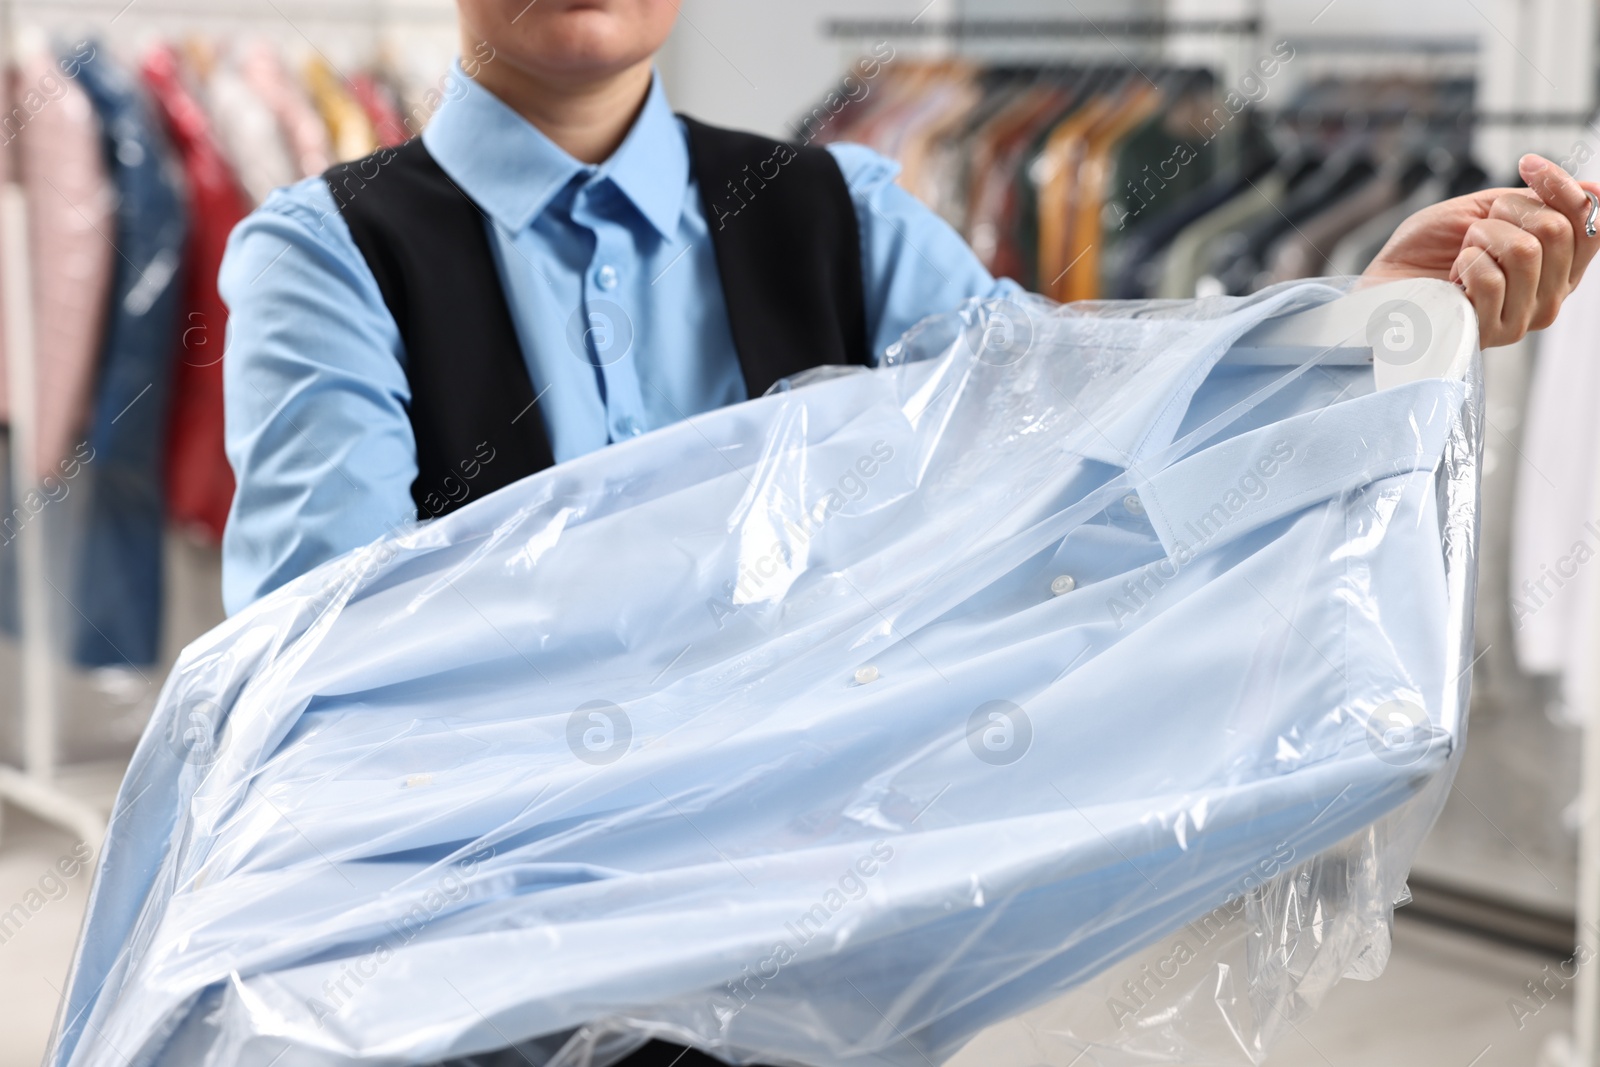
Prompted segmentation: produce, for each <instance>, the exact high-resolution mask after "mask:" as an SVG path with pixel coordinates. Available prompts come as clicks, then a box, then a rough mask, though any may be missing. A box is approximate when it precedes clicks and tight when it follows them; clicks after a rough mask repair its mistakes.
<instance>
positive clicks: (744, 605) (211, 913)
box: [50, 285, 1479, 1067]
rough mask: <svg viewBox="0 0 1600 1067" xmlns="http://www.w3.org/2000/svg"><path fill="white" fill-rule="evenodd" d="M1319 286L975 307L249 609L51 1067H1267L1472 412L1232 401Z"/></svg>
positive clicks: (1429, 584) (1338, 965)
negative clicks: (636, 1052)
mask: <svg viewBox="0 0 1600 1067" xmlns="http://www.w3.org/2000/svg"><path fill="white" fill-rule="evenodd" d="M1338 295H1339V293H1338V292H1337V290H1335V289H1332V288H1330V287H1327V286H1323V285H1297V286H1290V287H1280V288H1277V289H1274V290H1269V291H1267V292H1266V293H1263V294H1259V295H1257V296H1255V297H1251V298H1246V299H1239V300H1235V299H1231V298H1219V299H1215V300H1207V301H1171V302H1156V303H1146V304H1138V303H1122V304H1100V305H1078V306H1071V307H1056V306H1054V305H1051V304H1048V303H1046V302H1044V301H1038V302H1036V303H1026V304H1015V303H1008V302H996V303H988V304H982V303H973V304H971V305H968V306H966V307H964V308H962V309H960V310H959V311H958V312H956V313H952V314H949V315H945V316H940V317H936V318H934V319H930V320H927V321H926V322H924V323H923V324H922V325H920V326H919V327H918V328H917V329H916V330H914V331H912V333H911V334H909V335H908V336H907V337H906V338H905V339H904V340H903V341H902V342H901V343H900V344H898V345H896V346H895V347H894V348H893V349H892V350H891V353H890V358H889V361H888V364H889V365H887V366H885V367H883V368H880V369H878V370H874V371H865V370H862V371H856V372H853V373H841V372H835V373H831V374H822V373H816V374H813V375H812V376H811V377H812V378H813V379H814V380H812V381H809V382H807V383H806V384H803V385H800V386H798V387H795V388H790V389H786V390H782V391H778V392H775V393H773V394H770V395H768V396H766V397H763V398H761V399H758V400H755V401H752V402H749V403H745V404H740V405H737V406H734V407H731V408H726V409H723V410H720V411H716V412H712V413H709V414H706V415H702V416H698V417H695V418H693V419H691V420H688V421H686V422H682V423H679V424H677V425H675V426H672V427H669V428H666V429H663V430H661V431H657V432H654V433H651V434H647V435H645V436H644V437H641V438H638V439H635V440H632V441H628V442H624V443H621V444H618V445H615V446H612V447H610V448H607V449H605V450H603V451H601V452H599V453H595V454H592V455H590V456H586V457H584V458H582V459H579V460H577V461H574V462H571V463H566V464H562V465H559V466H557V467H555V468H552V469H550V470H548V471H545V472H543V473H540V474H538V475H535V476H533V477H530V478H527V479H525V480H523V481H520V482H518V483H516V484H514V485H512V486H510V487H509V488H507V489H505V490H502V491H500V492H497V493H493V494H490V495H488V496H486V497H484V498H483V499H481V500H479V501H477V502H475V503H473V504H471V505H469V506H467V507H465V508H462V509H461V510H460V511H458V512H456V513H454V514H451V515H449V516H446V517H444V518H442V519H439V520H436V521H433V522H431V523H428V524H426V525H423V526H421V527H417V528H414V529H411V530H408V531H406V532H403V533H401V534H399V535H397V536H395V537H393V538H390V539H388V540H384V541H380V542H378V543H375V544H373V545H371V546H369V547H367V548H365V549H362V550H359V551H357V552H354V553H352V554H350V555H348V556H346V557H343V558H341V559H339V560H336V561H334V562H332V563H329V564H327V565H325V566H323V567H321V568H319V569H318V570H316V571H314V572H312V573H311V574H308V575H306V576H304V577H303V578H301V579H298V580H297V581H295V582H294V583H292V584H290V585H288V586H286V587H285V588H283V589H281V590H279V591H278V592H276V593H274V594H272V595H271V596H269V597H267V598H266V599H264V600H263V601H261V602H259V603H258V604H256V605H254V606H253V607H251V608H250V609H248V610H246V611H244V612H242V613H240V614H239V615H237V616H235V617H234V618H232V619H230V620H229V621H228V622H227V623H225V624H224V625H222V626H221V627H219V628H218V629H216V630H215V631H213V632H212V633H210V634H208V635H207V636H205V637H204V638H202V639H200V640H199V641H197V642H196V643H195V644H194V645H192V646H191V647H190V648H189V649H188V650H187V651H186V652H185V654H184V656H183V658H182V659H181V660H180V662H179V664H178V666H177V667H176V668H175V669H174V672H173V674H172V676H171V677H170V678H169V679H168V681H167V683H166V686H165V688H164V690H163V693H162V696H161V700H160V704H159V707H158V709H157V711H156V714H155V717H154V719H153V721H152V723H151V725H150V728H149V731H148V732H147V734H146V735H145V737H144V738H143V740H142V742H141V744H140V746H139V749H138V752H137V754H136V756H135V758H134V762H133V765H132V767H131V769H130V771H129V774H128V778H127V780H126V782H125V783H124V786H123V790H122V794H121V798H120V800H119V806H118V811H117V813H116V815H115V817H114V821H113V824H112V828H111V832H110V836H109V838H108V841H107V844H106V847H105V850H104V852H103V857H102V862H101V867H100V870H99V873H98V875H97V879H96V883H95V887H94V890H93V895H92V899H91V903H90V911H89V916H88V919H87V923H86V929H85V933H84V937H83V940H82V943H81V946H80V949H79V953H78V957H77V959H76V961H75V965H74V971H73V974H72V977H71V983H70V989H69V991H68V996H67V1001H66V1003H65V1006H64V1014H63V1021H62V1025H61V1027H60V1031H59V1034H58V1038H57V1043H56V1046H55V1048H54V1051H53V1054H52V1058H51V1061H50V1062H52V1063H55V1064H59V1065H68V1064H71V1065H74V1067H97V1065H101V1064H105V1065H115V1067H125V1065H127V1064H132V1065H134V1067H143V1065H146V1064H161V1065H171V1067H191V1065H194V1067H198V1065H207V1067H212V1065H214V1067H223V1065H235V1064H242V1065H252V1064H256V1065H262V1067H265V1065H267V1064H271V1063H274V1062H281V1063H285V1064H295V1065H297V1067H298V1065H304V1064H316V1065H322V1064H328V1065H332V1064H354V1063H363V1064H369V1063H372V1064H376V1063H383V1064H427V1063H434V1062H438V1061H441V1060H447V1059H450V1058H452V1057H464V1056H477V1055H480V1054H489V1055H491V1056H492V1055H493V1054H494V1052H495V1050H501V1051H504V1050H507V1049H509V1048H511V1047H512V1046H515V1050H514V1055H515V1057H516V1060H515V1062H524V1061H527V1062H532V1063H535V1064H545V1063H555V1064H560V1065H564V1067H577V1065H602V1064H608V1063H611V1062H614V1061H615V1060H616V1059H617V1058H618V1057H620V1056H621V1055H622V1054H624V1053H625V1052H626V1051H627V1050H628V1049H629V1048H631V1047H635V1046H637V1045H638V1044H639V1043H640V1042H642V1041H643V1040H644V1039H645V1037H646V1035H648V1034H657V1035H661V1036H665V1037H668V1038H670V1039H673V1040H677V1041H680V1042H683V1043H686V1044H694V1045H698V1046H700V1047H702V1048H705V1049H708V1050H710V1051H712V1052H714V1053H715V1054H717V1055H718V1056H721V1057H723V1058H725V1059H728V1060H730V1061H734V1062H744V1063H767V1064H794V1063H798V1064H813V1065H823V1064H829V1065H831V1064H851V1065H855V1064H872V1065H885V1067H887V1065H912V1064H925V1063H940V1062H942V1061H944V1060H947V1059H949V1058H950V1057H952V1056H954V1055H956V1054H957V1053H958V1052H960V1050H962V1048H963V1046H964V1045H967V1044H968V1043H969V1042H972V1043H973V1045H972V1047H973V1049H987V1050H988V1051H986V1052H984V1053H983V1054H982V1055H981V1056H980V1058H979V1059H977V1060H973V1061H970V1062H981V1063H985V1064H989V1065H994V1064H1000V1065H1006V1064H1016V1065H1018V1067H1020V1065H1022V1064H1034V1063H1037V1062H1041V1061H1043V1062H1049V1063H1052V1064H1057V1063H1059V1064H1066V1063H1070V1062H1073V1061H1074V1057H1075V1056H1077V1055H1079V1054H1081V1053H1082V1052H1083V1050H1084V1049H1086V1048H1092V1049H1093V1051H1094V1054H1093V1056H1092V1057H1089V1058H1086V1059H1085V1060H1084V1061H1082V1062H1090V1063H1113V1062H1131V1061H1133V1060H1137V1061H1138V1062H1162V1061H1170V1062H1179V1061H1180V1060H1181V1061H1182V1062H1190V1063H1192V1062H1208V1061H1210V1060H1211V1059H1213V1058H1218V1057H1221V1058H1224V1059H1225V1058H1227V1057H1228V1056H1232V1057H1234V1058H1238V1057H1239V1056H1241V1055H1242V1056H1244V1057H1245V1058H1246V1059H1253V1058H1257V1057H1258V1055H1259V1051H1258V1050H1259V1049H1260V1048H1261V1047H1262V1046H1263V1045H1264V1043H1265V1042H1266V1041H1267V1040H1270V1038H1271V1036H1272V1034H1273V1033H1274V1031H1275V1029H1281V1028H1283V1027H1284V1026H1286V1025H1288V1024H1289V1022H1292V1021H1293V1020H1294V1019H1295V1018H1297V1017H1298V1015H1299V1014H1300V1013H1302V1012H1303V1011H1304V1010H1306V1008H1307V1006H1308V1005H1311V1004H1314V1003H1315V1002H1316V1000H1317V999H1318V998H1319V997H1320V995H1321V993H1322V992H1323V991H1325V990H1326V988H1327V986H1328V985H1330V984H1331V983H1332V981H1333V980H1335V979H1336V978H1337V977H1339V976H1340V975H1341V974H1344V973H1347V972H1349V973H1357V974H1372V973H1376V971H1377V970H1380V969H1381V966H1382V962H1383V957H1384V953H1385V945H1386V940H1385V938H1386V933H1387V923H1388V920H1389V915H1390V908H1391V907H1392V904H1393V902H1394V901H1395V900H1396V898H1397V897H1398V896H1399V895H1400V894H1401V893H1402V892H1403V879H1404V874H1405V871H1406V868H1407V865H1408V863H1409V860H1410V856H1411V854H1412V850H1413V849H1414V847H1415V844H1416V841H1417V838H1418V837H1419V836H1420V834H1421V833H1422V832H1424V831H1425V830H1426V828H1427V826H1428V824H1429V823H1430V822H1431V820H1432V817H1433V815H1434V814H1436V812H1437V808H1438V805H1439V802H1440V801H1441V799H1442V793H1443V791H1444V790H1445V789H1446V788H1447V787H1448V779H1449V776H1450V773H1451V771H1452V770H1453V767H1454V762H1455V759H1456V757H1457V756H1458V754H1459V748H1460V741H1461V739H1462V736H1463V735H1462V729H1463V723H1462V721H1461V716H1462V714H1463V712H1462V709H1463V707H1464V703H1463V689H1464V686H1465V673H1466V672H1465V670H1464V668H1465V666H1466V663H1467V662H1468V660H1467V658H1466V657H1464V655H1463V653H1464V650H1465V649H1466V647H1467V645H1468V644H1469V643H1470V635H1469V633H1468V632H1467V630H1466V629H1465V620H1466V619H1468V618H1469V617H1470V613H1469V610H1468V609H1469V607H1470V604H1469V601H1470V599H1471V583H1470V573H1471V565H1472V553H1473V546H1472V537H1473V535H1474V533H1475V523H1476V515H1475V508H1476V472H1477V466H1476V456H1477V450H1478V444H1479V442H1478V437H1477V415H1476V405H1477V404H1478V402H1479V389H1478V387H1477V384H1476V382H1477V378H1476V371H1475V370H1474V371H1473V372H1472V373H1470V374H1468V375H1467V376H1466V378H1465V379H1464V380H1463V379H1457V380H1445V379H1429V380H1423V381H1417V382H1413V383H1411V384H1407V385H1400V386H1396V387H1393V388H1388V389H1384V390H1382V391H1374V384H1373V371H1372V367H1371V365H1370V364H1369V363H1367V362H1364V361H1363V359H1364V358H1365V357H1364V356H1361V355H1355V356H1352V355H1351V352H1352V350H1350V349H1330V350H1328V351H1326V352H1323V353H1320V358H1316V359H1311V360H1307V361H1300V362H1297V363H1294V364H1293V365H1277V366H1272V365H1256V364H1248V363H1237V362H1234V361H1230V360H1225V359H1224V356H1226V355H1228V354H1229V353H1230V351H1232V350H1233V349H1234V348H1235V345H1234V342H1235V341H1236V340H1237V339H1238V338H1240V337H1241V336H1242V335H1244V334H1245V333H1246V331H1248V330H1250V329H1251V328H1252V327H1253V326H1256V325H1257V324H1258V323H1262V322H1263V321H1264V320H1266V319H1268V318H1269V317H1272V316H1280V315H1285V314H1288V313H1291V312H1296V311H1299V310H1303V309H1306V308H1310V307H1313V306H1316V305H1320V304H1322V303H1325V302H1327V301H1330V300H1333V299H1334V298H1336V297H1337V296H1338ZM1362 326H1363V324H1361V323H1356V324H1354V329H1355V332H1358V333H1359V332H1360V330H1361V328H1362ZM473 462H482V463H492V462H493V458H492V457H488V458H484V457H476V458H475V459H474V460H473ZM470 469H471V466H470V464H467V465H464V467H463V471H464V472H467V471H469V470H470ZM1193 931H1200V932H1201V933H1207V932H1209V933H1208V936H1205V937H1204V939H1202V937H1201V936H1200V934H1199V933H1194V932H1193ZM1175 940H1185V941H1186V944H1187V943H1188V942H1192V944H1187V949H1188V951H1186V952H1180V951H1178V950H1176V949H1174V948H1173V947H1172V946H1173V944H1174V941H1175ZM1176 957H1182V958H1181V959H1179V958H1176ZM1124 983H1125V984H1124ZM1040 1013H1044V1014H1040ZM1030 1020H1032V1021H1030ZM1008 1028H1010V1029H1008ZM1018 1028H1020V1029H1018ZM1030 1028H1031V1029H1030ZM975 1037H976V1041H974V1038H975ZM962 1054H963V1055H968V1056H970V1055H973V1054H974V1053H973V1052H972V1051H971V1050H969V1051H968V1052H966V1053H962ZM280 1057H282V1058H281V1060H280ZM1118 1057H1123V1058H1122V1059H1119V1058H1118Z"/></svg>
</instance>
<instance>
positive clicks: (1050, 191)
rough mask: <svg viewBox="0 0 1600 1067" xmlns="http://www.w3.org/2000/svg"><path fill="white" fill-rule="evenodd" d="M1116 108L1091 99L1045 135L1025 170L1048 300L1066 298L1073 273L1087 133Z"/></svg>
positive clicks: (1040, 287)
mask: <svg viewBox="0 0 1600 1067" xmlns="http://www.w3.org/2000/svg"><path fill="white" fill-rule="evenodd" d="M1117 109H1118V102H1117V101H1114V100H1112V99H1111V98H1109V97H1107V96H1092V97H1089V98H1088V99H1087V100H1085V101H1084V102H1083V105H1082V106H1081V107H1079V108H1077V109H1075V110H1073V111H1072V112H1071V113H1070V114H1068V115H1067V116H1066V117H1065V118H1063V119H1062V120H1061V121H1060V122H1059V123H1057V124H1056V127H1055V128H1054V129H1053V130H1051V131H1050V135H1049V138H1048V140H1046V142H1045V144H1044V148H1043V150H1042V151H1041V152H1040V153H1039V155H1038V156H1037V157H1036V159H1035V160H1034V161H1033V162H1032V163H1030V164H1029V165H1028V175H1027V176H1028V178H1029V179H1030V180H1031V181H1032V183H1033V185H1034V187H1035V188H1036V189H1037V190H1038V199H1037V201H1036V205H1037V206H1036V210H1037V212H1038V215H1037V217H1038V231H1037V232H1038V241H1037V245H1038V254H1037V263H1038V267H1037V270H1038V282H1039V284H1038V285H1037V286H1036V287H1035V288H1037V289H1038V291H1039V292H1041V293H1044V294H1045V295H1047V296H1052V297H1060V296H1063V295H1065V292H1066V283H1065V277H1066V273H1067V271H1068V270H1069V269H1071V267H1072V261H1071V258H1070V255H1071V247H1072V243H1071V242H1072V219H1073V212H1072V207H1073V204H1074V203H1075V202H1076V201H1075V198H1074V193H1073V186H1074V184H1075V183H1076V181H1077V179H1078V164H1079V163H1080V162H1082V160H1083V150H1084V147H1085V145H1086V143H1087V141H1088V137H1089V133H1090V131H1092V130H1093V129H1094V128H1095V127H1096V126H1097V125H1099V124H1100V123H1101V122H1103V121H1105V120H1106V119H1107V118H1108V117H1110V116H1111V115H1113V114H1114V113H1115V112H1116V111H1117Z"/></svg>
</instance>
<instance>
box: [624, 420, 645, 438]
mask: <svg viewBox="0 0 1600 1067" xmlns="http://www.w3.org/2000/svg"><path fill="white" fill-rule="evenodd" d="M642 433H644V427H643V426H640V425H639V420H638V419H636V418H634V417H633V416H632V415H624V416H622V418H620V419H618V420H617V435H618V436H619V437H638V436H639V435H640V434H642Z"/></svg>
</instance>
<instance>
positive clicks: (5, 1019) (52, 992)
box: [0, 810, 1571, 1067]
mask: <svg viewBox="0 0 1600 1067" xmlns="http://www.w3.org/2000/svg"><path fill="white" fill-rule="evenodd" d="M0 832H3V837H0V915H3V914H5V913H6V912H7V911H9V910H10V909H12V907H13V905H16V904H21V905H22V906H23V909H24V911H25V912H27V915H26V919H25V921H22V922H21V923H20V926H18V927H7V928H5V929H4V930H0V936H6V935H7V934H9V936H8V938H7V940H5V941H4V943H3V944H0V1067H37V1065H38V1064H39V1062H40V1059H41V1057H42V1056H43V1053H44V1046H45V1042H46V1040H47V1035H48V1033H49V1031H50V1027H51V1023H52V1013H53V1012H54V1010H55V1004H56V991H57V990H58V989H59V988H60V986H61V983H62V979H63V977H64V976H65V974H66V970H67V961H68V957H69V955H70V954H71V951H72V945H73V940H74V938H75V937H76V935H77V930H78V922H79V918H80V915H81V911H82V908H83V903H84V899H85V895H86V892H87V889H88V879H87V877H86V876H84V875H81V874H80V875H79V876H78V877H76V878H74V879H71V880H67V881H64V883H62V884H64V886H65V891H64V892H63V891H62V890H61V889H59V888H57V886H56V885H55V884H54V883H49V882H47V883H45V885H44V887H43V890H42V891H41V883H40V879H41V877H42V876H43V875H44V874H45V872H46V871H47V870H48V869H50V868H51V867H52V866H53V865H54V864H55V863H56V861H57V860H58V859H59V858H61V857H62V856H67V855H70V853H71V850H72V845H73V842H72V840H71V839H70V838H69V837H67V836H66V835H64V834H61V833H58V832H56V831H54V830H52V829H50V828H48V827H45V826H44V825H42V824H40V823H38V822H35V821H34V820H33V819H31V818H28V817H27V816H24V815H21V814H17V813H15V812H14V810H8V811H7V812H6V815H5V823H4V826H3V827H0ZM30 892H31V893H33V894H36V895H30ZM52 895H54V896H55V897H56V898H57V899H53V900H52V899H50V896H52ZM34 905H37V907H34ZM15 914H16V913H13V915H15ZM12 931H14V932H12ZM1548 962H1552V961H1551V960H1549V959H1547V958H1546V957H1542V956H1536V955H1531V954H1527V953H1522V952H1516V951H1512V950H1509V949H1503V948H1498V947H1493V946H1489V945H1486V944H1484V943H1482V942H1480V941H1476V940H1473V939H1470V938H1465V937H1461V936H1458V935H1454V934H1450V933H1445V932H1442V931H1439V930H1436V929H1434V928H1432V927H1429V926H1426V925H1424V924H1422V923H1419V922H1415V921H1411V922H1405V921H1402V922H1401V923H1400V924H1399V925H1398V927H1397V929H1396V931H1395V941H1394V954H1393V956H1392V957H1391V959H1390V962H1389V968H1388V971H1387V972H1386V973H1385V974H1384V975H1383V977H1382V978H1380V979H1378V980H1377V981H1375V982H1343V983H1341V984H1340V985H1339V986H1338V987H1337V988H1335V989H1334V991H1333V992H1332V993H1331V994H1330V995H1329V998H1328V1001H1327V1003H1326V1004H1324V1006H1323V1009H1322V1011H1321V1012H1320V1013H1318V1014H1317V1015H1316V1016H1315V1017H1314V1018H1313V1019H1312V1020H1311V1021H1310V1022H1308V1023H1306V1024H1303V1025H1302V1026H1301V1027H1300V1029H1299V1032H1298V1033H1296V1034H1293V1035H1291V1036H1289V1037H1288V1038H1286V1039H1285V1040H1284V1042H1283V1043H1282V1044H1281V1045H1280V1047H1279V1048H1278V1049H1277V1051H1276V1053H1275V1054H1274V1055H1273V1056H1272V1057H1271V1058H1270V1059H1269V1061H1268V1063H1269V1067H1534V1064H1535V1062H1536V1059H1537V1053H1538V1047H1539V1042H1540V1041H1541V1040H1542V1038H1543V1037H1544V1036H1545V1035H1546V1034H1551V1033H1555V1032H1558V1031H1563V1030H1565V1029H1566V1028H1567V1027H1568V1026H1569V1025H1570V1022H1571V1012H1570V1009H1569V1007H1568V1001H1567V1000H1566V999H1558V1000H1557V1001H1555V1002H1553V1003H1551V1004H1549V1005H1548V1006H1546V1007H1545V1008H1544V1009H1543V1010H1542V1011H1540V1012H1539V1013H1538V1014H1537V1015H1535V1016H1533V1017H1531V1018H1528V1019H1526V1020H1524V1022H1525V1027H1524V1028H1523V1029H1522V1030H1518V1029H1517V1026H1516V1022H1515V1021H1514V1019H1513V1016H1512V1014H1511V1012H1510V1010H1509V1009H1508V1008H1507V1006H1506V1005H1507V1000H1508V999H1510V998H1512V997H1514V996H1516V995H1517V993H1518V991H1519V990H1520V989H1521V987H1522V984H1523V983H1524V982H1525V981H1528V980H1529V979H1532V978H1535V977H1537V976H1538V975H1539V974H1540V971H1541V968H1543V967H1544V965H1545V964H1546V963H1548ZM992 1058H993V1057H990V1059H992ZM979 1067H1035V1065H1034V1063H1033V1061H1031V1060H1029V1059H1017V1060H1015V1061H1014V1062H1006V1063H996V1062H989V1063H985V1064H982V1065H979ZM1052 1067H1066V1065H1065V1064H1057V1065H1052Z"/></svg>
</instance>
